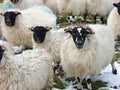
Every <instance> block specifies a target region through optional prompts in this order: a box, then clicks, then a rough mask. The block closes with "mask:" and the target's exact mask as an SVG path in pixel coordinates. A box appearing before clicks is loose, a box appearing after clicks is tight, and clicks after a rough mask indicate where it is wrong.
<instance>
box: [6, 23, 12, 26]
mask: <svg viewBox="0 0 120 90" xmlns="http://www.w3.org/2000/svg"><path fill="white" fill-rule="evenodd" d="M6 26H14V24H13V23H6Z"/></svg>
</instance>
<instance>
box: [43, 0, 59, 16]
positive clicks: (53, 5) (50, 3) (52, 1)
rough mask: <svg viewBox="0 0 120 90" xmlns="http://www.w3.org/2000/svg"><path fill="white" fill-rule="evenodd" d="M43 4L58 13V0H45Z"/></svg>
mask: <svg viewBox="0 0 120 90" xmlns="http://www.w3.org/2000/svg"><path fill="white" fill-rule="evenodd" d="M43 5H45V6H47V7H49V8H50V9H51V10H52V11H53V13H54V14H56V15H57V14H58V7H57V0H43Z"/></svg>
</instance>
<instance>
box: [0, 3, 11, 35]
mask: <svg viewBox="0 0 120 90" xmlns="http://www.w3.org/2000/svg"><path fill="white" fill-rule="evenodd" d="M12 8H13V6H12V5H11V4H10V3H1V4H0V12H3V11H5V10H7V9H12ZM1 18H2V17H1V16H0V21H1V20H2V19H1ZM0 36H2V31H1V22H0Z"/></svg>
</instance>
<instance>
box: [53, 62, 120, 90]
mask: <svg viewBox="0 0 120 90" xmlns="http://www.w3.org/2000/svg"><path fill="white" fill-rule="evenodd" d="M115 66H116V68H117V75H114V74H112V68H111V65H108V66H107V67H106V68H105V69H103V70H102V71H101V74H100V75H99V76H93V77H92V81H97V80H101V81H103V82H106V83H107V87H101V88H99V90H120V60H119V61H116V62H115ZM63 82H64V81H63ZM115 86H116V87H117V89H113V87H115ZM52 90H61V89H57V88H53V89H52ZM63 90H76V89H74V88H73V85H72V82H71V83H70V84H69V85H68V86H67V87H66V89H63ZM84 90H85V89H84Z"/></svg>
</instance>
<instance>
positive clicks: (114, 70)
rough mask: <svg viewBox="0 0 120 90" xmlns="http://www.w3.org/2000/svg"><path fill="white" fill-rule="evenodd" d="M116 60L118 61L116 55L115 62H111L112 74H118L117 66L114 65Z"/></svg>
mask: <svg viewBox="0 0 120 90" xmlns="http://www.w3.org/2000/svg"><path fill="white" fill-rule="evenodd" d="M115 59H116V55H114V57H113V60H112V62H111V66H112V73H113V74H117V69H116V67H115V64H114V62H115Z"/></svg>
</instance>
